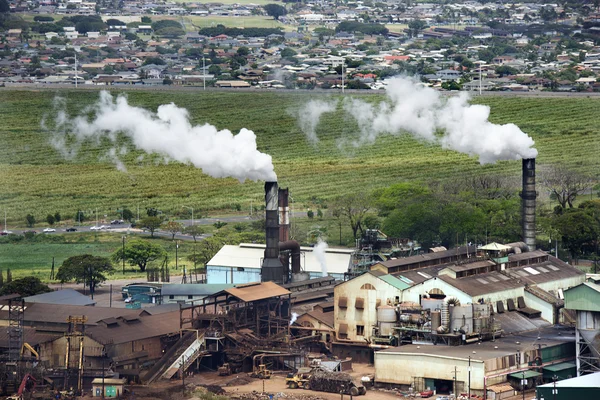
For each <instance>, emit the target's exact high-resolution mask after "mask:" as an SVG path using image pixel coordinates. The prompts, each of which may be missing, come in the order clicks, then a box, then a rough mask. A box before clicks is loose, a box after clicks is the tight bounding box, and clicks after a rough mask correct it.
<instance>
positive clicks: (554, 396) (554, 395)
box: [552, 375, 558, 400]
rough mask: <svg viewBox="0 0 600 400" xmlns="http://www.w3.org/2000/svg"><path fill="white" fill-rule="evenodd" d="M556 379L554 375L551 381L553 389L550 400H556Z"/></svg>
mask: <svg viewBox="0 0 600 400" xmlns="http://www.w3.org/2000/svg"><path fill="white" fill-rule="evenodd" d="M557 379H558V376H556V375H554V376H553V377H552V380H553V381H554V387H553V388H552V399H553V400H556V395H557V394H558V389H557V388H556V380H557Z"/></svg>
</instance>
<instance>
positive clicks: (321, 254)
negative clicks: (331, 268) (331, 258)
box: [313, 238, 329, 276]
mask: <svg viewBox="0 0 600 400" xmlns="http://www.w3.org/2000/svg"><path fill="white" fill-rule="evenodd" d="M328 247H329V245H328V244H327V242H325V241H324V240H322V239H321V238H319V239H318V240H317V244H316V245H315V247H314V248H313V253H314V254H315V257H317V260H318V261H319V263H320V264H321V271H322V273H323V276H327V260H326V259H325V250H327V248H328Z"/></svg>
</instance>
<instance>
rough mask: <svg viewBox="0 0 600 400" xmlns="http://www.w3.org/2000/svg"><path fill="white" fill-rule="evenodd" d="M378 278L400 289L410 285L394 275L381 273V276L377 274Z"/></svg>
mask: <svg viewBox="0 0 600 400" xmlns="http://www.w3.org/2000/svg"><path fill="white" fill-rule="evenodd" d="M378 278H379V279H381V280H382V281H384V282H386V283H389V284H390V285H392V286H393V287H395V288H396V289H400V290H404V289H408V288H409V287H410V286H411V285H409V284H408V283H406V282H404V281H401V280H400V279H398V278H397V277H395V276H393V275H383V276H379V277H378Z"/></svg>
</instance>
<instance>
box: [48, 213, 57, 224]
mask: <svg viewBox="0 0 600 400" xmlns="http://www.w3.org/2000/svg"><path fill="white" fill-rule="evenodd" d="M46 222H47V223H48V225H50V226H52V225H54V223H55V222H56V219H54V215H52V214H48V215H47V216H46Z"/></svg>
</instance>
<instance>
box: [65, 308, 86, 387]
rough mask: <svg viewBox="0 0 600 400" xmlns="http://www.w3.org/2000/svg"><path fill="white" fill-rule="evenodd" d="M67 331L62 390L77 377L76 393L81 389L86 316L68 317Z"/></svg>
mask: <svg viewBox="0 0 600 400" xmlns="http://www.w3.org/2000/svg"><path fill="white" fill-rule="evenodd" d="M67 322H68V323H69V330H68V332H67V333H65V337H66V339H67V348H66V352H65V371H64V382H63V384H64V388H65V389H67V388H69V387H70V386H71V384H72V380H73V377H77V383H76V386H77V391H78V392H81V390H82V388H83V359H84V354H83V340H84V331H85V323H86V322H87V317H86V316H74V315H70V316H69V317H68V318H67Z"/></svg>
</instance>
